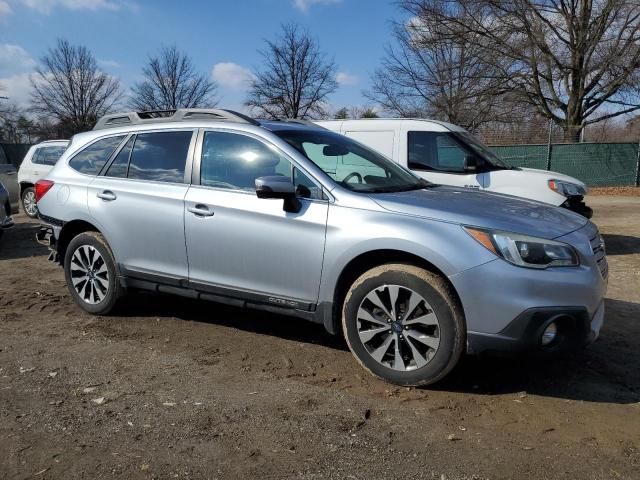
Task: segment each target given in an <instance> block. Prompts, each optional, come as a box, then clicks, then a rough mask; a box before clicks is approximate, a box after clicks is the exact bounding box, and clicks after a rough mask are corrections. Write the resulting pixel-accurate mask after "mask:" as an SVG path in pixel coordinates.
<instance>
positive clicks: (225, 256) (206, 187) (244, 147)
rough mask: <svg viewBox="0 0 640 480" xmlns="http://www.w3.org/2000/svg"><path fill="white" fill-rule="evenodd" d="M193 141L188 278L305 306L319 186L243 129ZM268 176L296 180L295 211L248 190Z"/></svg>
mask: <svg viewBox="0 0 640 480" xmlns="http://www.w3.org/2000/svg"><path fill="white" fill-rule="evenodd" d="M198 143H199V145H200V147H199V150H200V152H199V153H196V156H197V157H196V162H195V164H194V176H193V179H192V185H191V187H190V188H189V191H188V192H187V196H186V199H185V207H186V213H185V215H186V216H185V234H186V243H187V254H188V257H189V282H190V283H191V284H192V285H193V286H194V287H195V288H198V289H204V290H210V291H212V292H214V293H222V294H226V295H231V296H241V297H245V298H253V299H255V300H257V301H262V302H267V303H273V304H278V305H281V306H289V307H293V308H301V309H306V308H311V305H314V304H315V303H316V302H317V299H318V289H319V285H320V275H321V271H322V261H323V256H324V242H325V232H326V225H327V212H328V200H327V199H326V197H324V196H323V192H322V189H321V188H320V187H319V185H318V184H316V183H315V182H314V181H313V180H311V179H310V178H309V177H308V176H307V175H306V174H305V173H304V172H303V171H302V170H300V169H299V168H298V167H296V166H295V165H294V164H293V163H292V161H291V160H290V159H289V158H288V157H287V156H285V155H284V154H283V153H282V152H280V151H279V150H278V149H277V148H276V147H274V146H273V145H269V144H267V143H265V142H264V141H263V140H261V139H259V138H257V137H253V136H251V135H249V134H244V133H240V132H230V131H216V130H207V131H203V132H202V133H201V139H200V140H199V142H198ZM196 150H198V149H196ZM198 160H199V162H198ZM271 175H283V176H285V177H289V178H291V179H292V180H291V181H293V182H294V183H295V184H296V186H297V189H298V192H299V193H300V195H299V196H300V202H301V209H300V211H299V212H297V213H291V212H286V211H284V210H283V201H282V200H277V199H260V198H258V197H257V196H256V193H255V179H256V178H258V177H261V176H271Z"/></svg>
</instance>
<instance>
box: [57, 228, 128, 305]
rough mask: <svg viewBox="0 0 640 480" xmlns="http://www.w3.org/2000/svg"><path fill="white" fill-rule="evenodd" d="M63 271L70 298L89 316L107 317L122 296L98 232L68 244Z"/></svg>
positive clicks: (84, 235) (107, 247)
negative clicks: (91, 314) (90, 314)
mask: <svg viewBox="0 0 640 480" xmlns="http://www.w3.org/2000/svg"><path fill="white" fill-rule="evenodd" d="M64 272H65V277H66V280H67V287H68V288H69V291H70V292H71V296H72V297H73V299H74V300H75V302H76V303H77V304H78V305H80V307H82V308H83V309H84V310H86V311H87V312H89V313H93V314H96V315H106V314H108V313H109V312H110V311H111V310H113V308H114V307H115V305H116V303H117V301H118V299H119V298H120V296H121V294H122V293H123V292H122V287H121V286H120V282H119V281H118V276H117V274H116V266H115V260H114V258H113V254H112V253H111V249H110V248H109V246H108V244H107V241H106V240H105V238H104V237H103V236H102V235H101V234H99V233H97V232H84V233H81V234H79V235H77V236H76V237H74V238H73V239H72V240H71V242H69V245H68V246H67V250H66V253H65V258H64Z"/></svg>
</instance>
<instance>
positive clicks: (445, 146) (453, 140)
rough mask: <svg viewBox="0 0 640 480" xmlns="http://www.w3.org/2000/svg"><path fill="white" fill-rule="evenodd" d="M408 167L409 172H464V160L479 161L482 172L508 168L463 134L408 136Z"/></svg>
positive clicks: (467, 135)
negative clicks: (470, 158) (472, 159)
mask: <svg viewBox="0 0 640 480" xmlns="http://www.w3.org/2000/svg"><path fill="white" fill-rule="evenodd" d="M407 140H408V143H407V144H408V156H409V158H408V165H409V168H410V169H412V170H433V171H441V172H451V173H463V172H464V171H465V169H464V164H465V158H466V157H468V156H473V157H476V158H478V159H479V160H481V162H482V164H481V168H482V170H484V171H486V170H493V169H505V168H510V167H509V166H508V165H507V164H505V163H504V162H503V161H502V160H500V159H499V158H498V157H496V155H495V154H494V153H492V152H491V150H489V149H488V148H487V147H486V146H484V145H483V144H482V143H480V142H479V141H478V140H477V139H476V138H475V137H473V136H472V135H471V134H469V133H467V132H420V131H417V132H409V133H408V136H407Z"/></svg>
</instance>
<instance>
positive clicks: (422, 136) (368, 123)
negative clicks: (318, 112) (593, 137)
mask: <svg viewBox="0 0 640 480" xmlns="http://www.w3.org/2000/svg"><path fill="white" fill-rule="evenodd" d="M316 123H317V124H318V125H320V126H322V127H324V128H327V129H329V130H333V131H334V132H337V133H341V134H343V135H346V136H347V137H350V138H353V139H354V140H356V141H358V142H360V143H363V144H365V145H367V146H368V147H371V148H373V149H375V150H377V151H378V152H380V153H382V154H383V155H385V156H387V157H389V158H390V159H392V160H393V161H395V162H397V163H399V164H401V165H403V166H405V167H408V168H410V169H411V170H412V171H414V172H415V173H417V174H418V175H420V176H421V177H423V178H425V179H426V180H429V181H430V182H433V183H439V184H442V185H455V186H458V187H467V188H477V189H480V190H487V191H490V192H498V193H505V194H509V195H515V196H518V197H524V198H530V199H532V200H537V201H540V202H544V203H549V204H552V205H556V206H562V207H565V208H568V209H570V210H573V211H575V212H578V213H580V214H581V215H584V216H585V217H587V218H591V215H592V213H593V212H592V210H591V208H589V207H587V206H586V205H585V203H584V201H583V197H584V195H586V193H587V188H586V186H585V184H584V183H582V182H581V181H580V180H577V179H575V178H573V177H569V176H567V175H563V174H561V173H556V172H549V171H546V170H536V169H533V168H520V167H512V166H510V165H508V164H507V163H506V162H505V161H504V160H501V159H500V158H498V157H497V156H496V155H495V154H494V153H493V152H492V151H491V150H489V149H488V148H487V147H486V146H485V145H483V144H482V143H480V141H479V140H478V139H476V138H475V137H474V136H473V135H471V134H470V133H469V132H467V131H466V130H464V129H463V128H461V127H458V126H456V125H452V124H450V123H445V122H438V121H435V120H420V119H401V118H379V119H366V120H327V121H318V122H316Z"/></svg>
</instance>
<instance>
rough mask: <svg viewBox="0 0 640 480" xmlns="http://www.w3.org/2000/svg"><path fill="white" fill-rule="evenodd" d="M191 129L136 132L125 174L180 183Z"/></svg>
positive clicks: (137, 177)
mask: <svg viewBox="0 0 640 480" xmlns="http://www.w3.org/2000/svg"><path fill="white" fill-rule="evenodd" d="M192 136H193V132H191V131H187V132H153V133H141V134H139V135H136V139H135V143H134V145H133V150H132V152H131V160H130V162H129V175H128V178H133V179H138V180H153V181H157V182H170V183H183V182H184V168H185V165H186V162H187V152H188V151H189V144H190V143H191V137H192Z"/></svg>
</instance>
